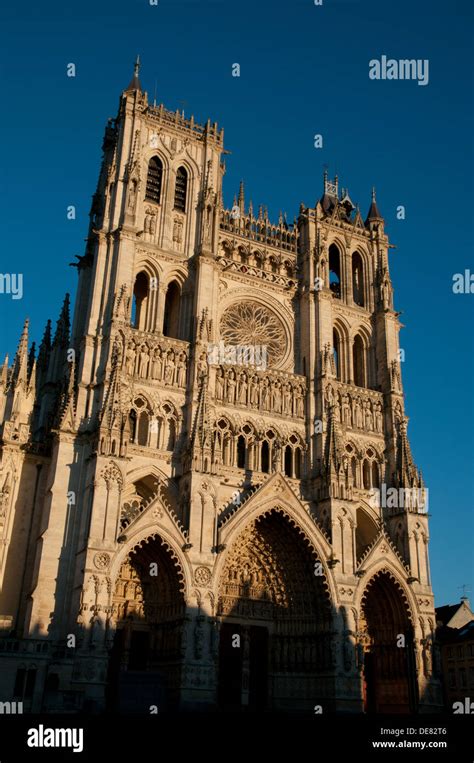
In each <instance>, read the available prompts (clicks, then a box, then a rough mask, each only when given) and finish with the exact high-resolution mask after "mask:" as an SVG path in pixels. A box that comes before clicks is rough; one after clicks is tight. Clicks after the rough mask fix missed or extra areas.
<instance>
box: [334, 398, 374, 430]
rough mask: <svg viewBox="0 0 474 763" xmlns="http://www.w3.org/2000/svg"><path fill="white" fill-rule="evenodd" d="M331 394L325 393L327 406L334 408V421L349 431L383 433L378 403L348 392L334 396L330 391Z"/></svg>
mask: <svg viewBox="0 0 474 763" xmlns="http://www.w3.org/2000/svg"><path fill="white" fill-rule="evenodd" d="M331 393H332V394H331ZM331 393H328V392H327V393H326V400H327V403H328V406H333V408H334V413H335V416H336V421H339V422H340V423H341V424H345V425H346V426H347V427H350V428H351V429H364V430H365V431H367V432H380V433H382V432H383V411H382V404H381V403H380V402H378V401H372V400H368V399H364V397H362V396H360V395H353V394H350V393H349V392H343V393H341V392H339V393H337V395H335V394H334V393H333V392H332V390H331Z"/></svg>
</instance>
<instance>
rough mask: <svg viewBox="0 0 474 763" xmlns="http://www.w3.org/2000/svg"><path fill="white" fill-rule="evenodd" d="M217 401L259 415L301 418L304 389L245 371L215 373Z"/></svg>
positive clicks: (290, 383) (218, 371) (221, 369)
mask: <svg viewBox="0 0 474 763" xmlns="http://www.w3.org/2000/svg"><path fill="white" fill-rule="evenodd" d="M215 391H216V400H218V401H221V402H223V403H229V405H245V406H248V407H250V408H258V410H260V411H269V412H270V411H271V412H272V413H281V414H283V415H288V416H296V417H297V418H300V419H302V418H303V417H304V387H303V385H302V384H298V383H295V382H291V381H285V380H280V379H278V378H272V377H269V376H263V377H262V376H258V375H257V374H252V373H247V372H246V371H240V372H239V371H235V370H234V369H231V370H224V369H223V368H218V369H217V370H216V387H215Z"/></svg>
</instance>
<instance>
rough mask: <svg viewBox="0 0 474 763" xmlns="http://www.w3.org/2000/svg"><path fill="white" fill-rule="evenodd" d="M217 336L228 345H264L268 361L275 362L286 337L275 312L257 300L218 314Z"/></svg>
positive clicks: (280, 353)
mask: <svg viewBox="0 0 474 763" xmlns="http://www.w3.org/2000/svg"><path fill="white" fill-rule="evenodd" d="M220 335H221V339H222V340H223V341H224V342H225V343H227V344H230V345H233V346H236V345H240V346H244V347H246V346H252V347H256V346H258V347H266V352H267V358H268V363H269V365H271V366H274V365H276V364H277V363H278V362H279V361H280V360H281V359H282V358H283V357H284V355H285V351H286V336H285V330H284V328H283V324H282V322H281V321H280V319H279V318H278V317H277V315H276V314H275V313H274V312H273V311H272V310H270V309H269V308H268V307H266V306H265V305H262V304H260V303H258V302H240V303H236V304H234V305H231V306H230V307H228V308H227V310H226V311H225V312H224V314H223V315H222V317H221V323H220Z"/></svg>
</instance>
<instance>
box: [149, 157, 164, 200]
mask: <svg viewBox="0 0 474 763" xmlns="http://www.w3.org/2000/svg"><path fill="white" fill-rule="evenodd" d="M162 180H163V164H162V162H161V159H159V158H158V157H157V156H153V157H152V158H151V159H150V162H149V164H148V175H147V178H146V194H145V198H146V199H148V200H149V201H154V202H155V203H156V204H159V203H160V198H161V184H162Z"/></svg>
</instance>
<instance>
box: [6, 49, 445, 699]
mask: <svg viewBox="0 0 474 763" xmlns="http://www.w3.org/2000/svg"><path fill="white" fill-rule="evenodd" d="M223 137H224V136H223V130H219V129H218V127H217V124H215V123H214V124H212V123H211V122H210V121H208V122H207V123H206V124H205V125H200V124H197V123H195V122H194V119H193V118H192V117H191V118H190V119H186V118H185V117H184V115H183V114H181V113H180V112H179V111H177V112H170V111H168V110H167V109H165V108H164V106H163V105H161V106H159V107H155V106H151V105H150V104H149V103H148V100H147V95H146V93H145V92H144V91H143V90H142V88H141V85H140V81H139V66H138V63H137V65H136V66H135V72H134V76H133V78H132V81H131V83H130V85H129V86H128V88H127V89H126V90H125V91H124V92H123V93H122V95H121V98H120V103H119V110H118V115H117V117H116V119H114V120H109V124H108V125H107V127H106V130H105V136H104V142H103V161H102V166H101V170H100V175H99V181H98V185H97V190H96V192H95V194H94V196H93V201H92V208H91V213H90V227H89V233H88V238H87V245H86V250H85V254H84V255H83V256H81V257H80V258H78V262H77V263H76V267H77V270H78V276H79V283H78V290H77V296H76V300H75V310H74V320H73V323H72V327H71V326H70V320H69V299H68V297H67V298H66V300H65V302H64V305H63V308H62V310H61V314H60V317H59V320H58V322H57V327H56V331H55V333H54V336H52V332H51V324H50V322H48V324H47V327H46V330H45V333H44V337H43V340H42V342H41V346H40V348H39V352H38V354H37V355H36V353H35V349H34V346H33V347H32V348H31V349H30V350H29V340H28V329H29V327H28V322H27V323H26V324H25V328H24V331H23V334H22V337H21V339H20V343H19V346H18V351H17V354H16V357H15V360H14V363H13V365H12V367H10V366H9V364H8V359H7V360H6V361H5V363H4V366H3V368H2V372H1V375H0V385H1V387H0V389H1V408H0V413H1V415H2V422H3V423H2V429H1V433H2V434H1V436H2V440H1V457H2V460H1V472H0V475H1V476H0V491H1V492H0V532H1V533H2V545H1V556H0V580H1V582H2V586H3V587H2V595H1V598H0V624H1V627H2V636H3V637H2V638H1V639H0V659H1V663H2V670H1V674H2V679H1V680H0V700H4V701H7V700H12V701H13V700H14V699H21V700H22V701H23V702H24V703H25V705H26V707H27V708H28V709H32V710H40V709H43V710H51V711H63V712H64V711H76V710H78V709H85V710H90V711H95V710H100V709H103V708H104V707H106V706H108V707H110V708H112V709H116V710H117V709H118V710H127V709H135V710H138V711H141V712H149V711H150V710H149V709H150V708H151V707H156V708H161V709H167V708H176V707H178V708H196V707H200V708H204V709H212V708H215V707H216V706H217V707H220V708H224V709H241V708H244V709H246V708H250V709H257V710H263V709H270V710H271V709H283V710H287V711H290V712H291V711H295V712H297V711H299V712H314V707H315V705H320V706H321V708H322V710H323V711H324V710H325V709H326V710H345V711H352V712H360V711H362V710H364V709H365V710H366V711H371V710H376V711H379V712H404V711H406V712H408V711H409V710H415V709H420V710H433V709H436V708H437V707H438V706H439V685H438V678H437V665H436V649H435V645H434V643H433V634H434V628H435V620H434V605H433V594H432V590H431V584H430V577H429V564H428V551H427V547H428V517H427V511H426V493H425V490H424V486H423V482H422V478H421V475H420V473H419V472H418V471H417V469H416V467H415V466H414V463H413V459H412V455H411V452H410V447H409V443H408V439H407V418H406V416H405V412H404V401H403V391H402V381H401V368H400V352H399V343H398V332H399V327H400V324H399V320H398V315H397V313H396V312H395V311H394V309H393V289H392V283H391V280H390V275H389V262H388V250H389V247H390V245H389V242H388V238H387V236H386V234H385V231H384V221H383V218H382V217H381V215H380V212H379V210H378V207H377V203H376V200H375V193H373V198H372V203H371V206H370V209H369V213H368V216H367V219H366V220H365V222H364V221H363V219H362V217H361V214H360V212H359V210H358V208H355V207H354V205H353V203H352V201H351V199H350V197H349V194H348V192H347V191H344V190H343V191H340V190H339V187H338V180H337V178H336V179H335V180H334V181H333V182H330V181H329V180H328V177H327V175H325V178H324V193H323V195H322V198H321V200H320V201H318V202H317V203H316V205H315V206H314V207H306V206H305V205H303V204H302V205H301V208H300V212H299V216H298V218H297V219H295V220H294V222H293V223H291V224H289V223H288V222H287V221H286V217H284V216H283V215H282V214H280V216H279V220H278V223H272V222H271V221H270V220H269V217H268V213H267V210H266V208H264V207H263V206H260V207H259V208H258V209H255V210H254V208H253V205H252V203H251V202H250V204H249V205H246V202H245V194H244V187H243V184H241V187H240V190H239V194H238V196H237V197H235V198H234V204H233V206H232V208H231V209H227V208H225V206H224V203H223V197H222V179H223V176H224V173H225V166H224V163H223V161H222V156H223V153H224V146H223Z"/></svg>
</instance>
